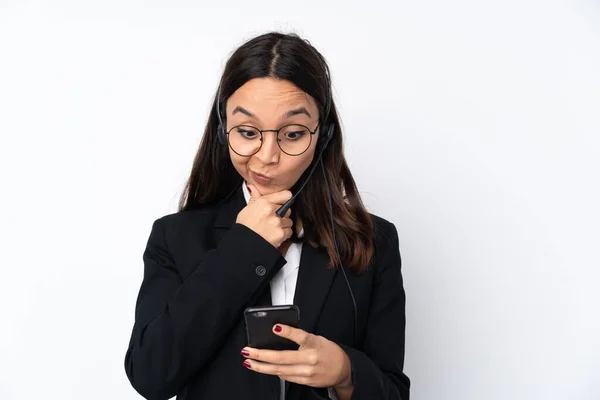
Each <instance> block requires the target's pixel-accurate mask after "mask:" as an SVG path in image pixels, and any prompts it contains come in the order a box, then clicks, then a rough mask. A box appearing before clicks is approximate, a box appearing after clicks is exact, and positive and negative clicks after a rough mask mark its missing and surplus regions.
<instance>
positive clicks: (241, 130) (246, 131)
mask: <svg viewBox="0 0 600 400" xmlns="http://www.w3.org/2000/svg"><path fill="white" fill-rule="evenodd" d="M236 132H237V133H238V134H239V135H240V136H242V137H243V138H246V139H255V138H256V137H258V136H259V133H258V131H256V129H252V128H250V127H241V126H239V127H237V128H236Z"/></svg>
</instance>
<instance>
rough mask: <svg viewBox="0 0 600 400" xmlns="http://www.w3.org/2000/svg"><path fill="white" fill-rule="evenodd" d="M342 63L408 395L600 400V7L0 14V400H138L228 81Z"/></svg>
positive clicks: (338, 85) (515, 0) (159, 5)
mask: <svg viewBox="0 0 600 400" xmlns="http://www.w3.org/2000/svg"><path fill="white" fill-rule="evenodd" d="M271 29H281V30H284V31H286V32H289V31H293V32H296V33H299V34H300V35H302V36H303V37H305V38H307V39H309V40H310V41H311V42H312V43H313V44H314V45H315V46H316V47H317V48H318V49H319V50H320V51H321V52H322V53H323V54H324V55H325V56H326V58H327V59H328V61H329V63H330V66H331V71H332V76H333V84H334V93H335V100H336V101H337V104H338V105H339V108H340V114H341V117H342V121H343V125H344V129H345V130H344V135H345V137H346V155H347V157H348V161H349V163H350V166H351V169H352V171H353V173H354V175H355V178H356V180H357V183H358V186H359V188H360V191H361V193H362V194H363V196H364V200H365V202H366V204H367V206H368V208H369V209H370V211H372V212H374V213H376V214H379V215H381V216H383V217H385V218H386V219H388V220H391V221H392V222H394V223H395V224H396V226H397V228H398V231H399V234H400V247H401V253H402V256H403V273H404V278H405V287H406V292H407V296H408V299H407V319H408V322H407V338H406V366H405V370H406V373H407V374H408V375H409V377H410V378H411V379H412V382H413V385H412V395H411V398H412V399H414V400H438V399H446V400H454V399H456V400H459V399H460V400H495V399H498V400H500V399H502V400H505V399H511V400H517V399H518V400H521V399H522V400H531V399H545V400H558V399H570V400H592V399H600V378H599V376H600V311H599V308H600V307H599V306H600V294H599V293H600V290H599V288H598V286H599V284H600V274H599V272H598V269H599V267H600V262H599V261H600V257H599V256H598V249H599V247H600V246H599V243H600V235H599V225H600V215H599V211H598V205H599V204H600V190H599V183H598V182H599V180H600V179H599V176H598V175H599V171H600V161H599V159H600V151H599V147H600V139H599V133H600V5H599V3H597V2H596V1H593V0H589V1H584V0H581V1H571V2H567V1H553V0H550V1H547V0H544V1H542V0H540V1H533V0H508V1H507V0H505V1H496V2H491V1H487V2H482V1H475V0H473V1H466V0H458V1H452V2H448V1H441V0H437V1H420V2H408V1H403V2H391V1H390V2H382V1H367V2H365V1H360V2H359V1H353V2H349V1H344V2H342V1H330V2H324V1H302V2H285V1H272V2H266V1H263V2H247V1H239V2H238V1H233V0H230V1H222V2H210V3H209V5H201V2H200V1H170V2H167V1H145V2H144V1H130V0H128V1H123V0H119V1H117V0H111V1H98V2H90V1H75V0H72V1H46V2H41V1H39V2H34V1H16V0H13V1H10V0H9V1H6V0H3V1H0V132H1V142H0V171H1V172H0V174H1V175H0V177H1V188H2V195H1V197H0V202H1V203H0V246H1V248H0V254H1V262H0V268H1V275H0V307H1V311H2V312H1V318H0V321H1V322H0V324H1V328H0V399H3V400H12V399H42V398H43V399H86V400H93V399H109V398H110V399H137V398H139V396H138V395H137V394H136V393H135V391H134V390H133V389H132V388H131V386H130V385H129V382H128V381H127V378H126V376H125V372H124V367H123V359H124V355H125V351H126V348H127V344H128V339H129V335H130V331H131V327H132V324H133V311H134V304H135V299H136V296H137V290H138V288H139V284H140V283H141V278H142V258H141V256H142V252H143V250H144V247H145V244H146V240H147V239H148V235H149V233H150V227H151V224H152V222H153V221H154V220H155V219H156V218H158V217H160V216H162V215H165V214H167V213H171V212H174V211H175V209H176V204H177V198H178V195H179V194H180V193H181V190H182V188H183V185H184V183H185V179H186V177H187V175H188V173H189V170H190V167H191V163H192V159H193V156H194V154H195V152H196V149H197V146H198V143H199V141H200V138H201V135H202V132H203V129H204V124H205V122H206V118H207V115H208V112H209V106H210V100H211V98H212V96H213V95H214V91H215V89H216V86H217V82H218V79H219V76H220V73H221V72H222V68H223V66H224V63H225V61H226V59H227V57H228V55H229V54H230V52H231V51H233V50H234V49H235V47H236V46H238V45H240V44H241V43H243V41H245V40H247V39H249V38H250V37H252V36H254V35H257V34H260V33H263V32H266V31H268V30H271Z"/></svg>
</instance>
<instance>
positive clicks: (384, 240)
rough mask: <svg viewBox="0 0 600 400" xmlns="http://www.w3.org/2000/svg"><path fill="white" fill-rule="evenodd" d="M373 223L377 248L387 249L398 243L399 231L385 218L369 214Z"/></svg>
mask: <svg viewBox="0 0 600 400" xmlns="http://www.w3.org/2000/svg"><path fill="white" fill-rule="evenodd" d="M369 215H370V216H371V220H372V221H373V233H374V241H375V246H380V247H381V246H383V247H387V246H389V245H390V244H393V243H394V242H395V243H396V245H397V243H398V230H397V229H396V226H395V225H394V224H393V223H392V222H390V221H388V220H387V219H385V218H382V217H380V216H378V215H375V214H372V213H369Z"/></svg>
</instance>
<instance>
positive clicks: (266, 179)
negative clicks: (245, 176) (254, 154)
mask: <svg viewBox="0 0 600 400" xmlns="http://www.w3.org/2000/svg"><path fill="white" fill-rule="evenodd" d="M250 173H251V174H252V178H254V180H255V181H256V182H258V183H262V184H265V183H269V182H270V181H271V178H269V177H268V176H266V175H262V174H258V173H256V172H253V171H250Z"/></svg>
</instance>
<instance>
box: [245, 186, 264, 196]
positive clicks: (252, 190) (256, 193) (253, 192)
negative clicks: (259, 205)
mask: <svg viewBox="0 0 600 400" xmlns="http://www.w3.org/2000/svg"><path fill="white" fill-rule="evenodd" d="M246 187H247V188H248V192H250V197H255V198H257V197H261V196H262V193H260V191H259V190H258V188H257V187H256V186H254V185H251V184H247V185H246Z"/></svg>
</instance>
